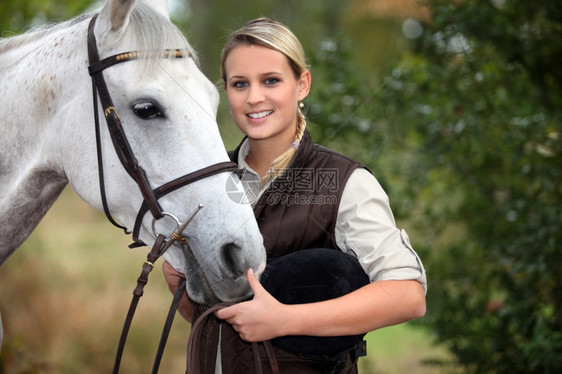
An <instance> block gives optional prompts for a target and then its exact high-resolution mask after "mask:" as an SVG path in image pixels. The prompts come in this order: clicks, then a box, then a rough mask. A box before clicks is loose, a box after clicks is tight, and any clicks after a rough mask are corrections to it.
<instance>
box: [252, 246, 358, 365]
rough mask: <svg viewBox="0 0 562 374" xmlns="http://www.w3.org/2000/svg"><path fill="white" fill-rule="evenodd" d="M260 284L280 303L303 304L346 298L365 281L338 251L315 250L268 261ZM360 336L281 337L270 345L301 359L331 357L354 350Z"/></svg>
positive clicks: (351, 260)
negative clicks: (305, 357)
mask: <svg viewBox="0 0 562 374" xmlns="http://www.w3.org/2000/svg"><path fill="white" fill-rule="evenodd" d="M260 282H261V284H262V285H263V287H264V288H265V289H266V290H267V291H268V292H269V293H270V294H271V295H273V296H274V297H275V298H276V299H277V300H278V301H280V302H281V303H284V304H303V303H312V302H317V301H324V300H329V299H334V298H337V297H340V296H343V295H345V294H348V293H350V292H352V291H354V290H357V289H358V288H361V287H362V286H364V285H366V284H368V283H369V277H368V276H367V274H365V271H364V270H363V268H361V265H359V262H358V261H357V260H356V259H355V258H354V257H352V256H350V255H347V254H345V253H343V252H341V251H339V250H334V249H320V248H317V249H306V250H301V251H297V252H294V253H291V254H288V255H285V256H282V257H279V258H276V259H273V260H271V261H270V262H269V263H268V265H267V267H266V269H265V271H264V273H263V274H262V276H261V279H260ZM334 323H338V321H334ZM364 336H365V334H361V335H349V336H337V337H313V336H285V337H279V338H275V339H273V340H272V343H273V344H274V345H275V346H277V347H279V348H282V349H286V350H288V351H292V352H297V353H301V354H305V355H310V356H334V355H337V354H340V353H342V352H345V351H347V350H352V349H355V347H357V345H358V344H361V343H362V341H363V337H364Z"/></svg>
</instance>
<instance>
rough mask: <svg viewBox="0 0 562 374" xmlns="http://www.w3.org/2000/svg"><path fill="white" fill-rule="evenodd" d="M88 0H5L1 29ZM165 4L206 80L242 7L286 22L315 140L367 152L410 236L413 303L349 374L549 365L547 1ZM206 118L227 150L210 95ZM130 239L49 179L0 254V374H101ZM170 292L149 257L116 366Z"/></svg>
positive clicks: (556, 93)
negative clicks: (46, 196) (420, 284)
mask: <svg viewBox="0 0 562 374" xmlns="http://www.w3.org/2000/svg"><path fill="white" fill-rule="evenodd" d="M101 5H102V3H101V2H99V1H98V2H92V1H88V0H57V1H55V0H2V2H1V3H0V31H2V37H9V36H11V35H15V34H18V33H22V32H25V31H27V30H29V29H31V28H33V27H34V26H37V25H41V24H44V23H47V22H57V21H60V20H65V19H68V18H72V17H75V16H77V15H78V14H80V13H83V12H91V11H95V10H97V9H99V8H100V7H101ZM171 10H172V11H171V16H172V18H173V20H174V22H175V23H176V24H177V25H178V26H179V27H180V28H181V29H182V30H183V31H184V32H185V34H186V36H187V37H188V39H189V40H190V42H191V43H192V44H193V46H194V47H195V49H196V50H197V51H198V53H199V55H200V61H201V68H202V70H203V71H204V72H205V74H206V75H207V76H208V77H209V78H210V79H211V81H213V82H216V83H217V85H218V86H219V91H221V93H222V89H220V85H221V84H220V82H219V59H220V51H221V48H222V45H223V43H224V42H225V40H226V36H227V34H228V32H229V31H231V30H234V29H236V28H238V27H240V26H241V25H242V24H243V23H244V22H245V21H247V20H249V19H251V18H255V17H258V16H269V17H272V18H274V19H277V20H280V21H282V22H284V23H286V24H287V25H288V26H289V27H290V28H291V29H292V30H293V31H294V32H295V34H296V35H297V36H298V37H299V38H300V40H301V41H302V43H303V46H304V48H305V51H306V53H307V55H308V59H309V63H310V65H311V72H312V76H313V86H312V92H311V94H310V96H309V98H308V99H307V100H306V102H305V105H306V109H305V110H306V113H307V118H308V120H309V129H310V131H311V132H312V135H313V138H314V139H315V141H316V142H318V143H320V144H324V145H326V146H329V147H331V148H333V149H336V150H338V151H340V152H343V153H345V154H347V155H349V156H351V157H354V158H356V159H358V160H360V161H362V162H363V163H365V164H366V165H368V166H369V168H370V169H371V171H372V172H373V173H374V175H375V176H376V177H377V179H378V180H379V181H380V182H381V184H382V185H383V186H384V188H385V189H386V191H387V193H388V195H389V197H390V201H391V206H392V208H393V210H394V213H395V215H396V218H397V222H398V225H399V227H403V228H405V229H406V230H407V231H408V232H409V234H410V237H411V239H412V243H413V245H414V247H415V248H416V250H417V251H418V252H419V254H420V256H421V258H422V260H423V262H424V264H425V266H426V269H427V274H428V280H429V292H428V295H427V300H428V310H427V315H426V317H425V318H423V319H422V320H421V321H415V322H410V323H407V324H404V325H400V326H395V327H389V328H385V329H381V330H379V331H375V332H372V333H369V334H368V336H367V338H368V352H369V355H368V357H366V358H362V359H361V360H360V363H361V372H362V373H389V374H390V373H405V372H407V373H558V372H560V369H562V313H561V305H562V292H560V288H561V286H562V272H561V271H560V268H561V265H562V251H561V250H560V249H559V246H560V243H562V240H561V239H562V234H561V228H562V227H561V226H562V225H561V222H562V183H561V180H562V176H561V173H562V160H561V154H562V140H561V137H560V136H561V130H562V114H561V109H560V108H561V107H562V105H561V104H562V90H561V85H562V64H560V62H561V61H562V38H561V37H560V35H561V32H562V2H561V1H559V0H535V1H532V2H531V1H527V0H510V1H508V0H459V1H445V0H428V1H424V2H422V1H416V0H306V1H302V0H298V1H297V0H283V1H273V0H248V1H244V2H231V1H227V0H191V1H190V0H174V1H171ZM6 110H9V108H5V107H2V108H1V109H0V111H2V112H3V111H6ZM1 117H2V116H1V115H0V118H1ZM218 119H219V124H220V129H221V133H222V135H223V139H224V141H225V143H226V145H227V148H228V149H231V148H233V147H235V146H236V145H237V144H238V142H239V141H240V139H241V138H242V135H241V133H239V131H238V130H237V129H236V127H235V126H234V124H233V123H232V120H231V119H230V116H229V114H228V108H227V105H226V101H225V99H224V96H223V97H222V102H221V106H220V109H219V116H218ZM129 243H130V238H128V237H126V236H125V235H123V234H122V233H121V232H120V231H119V230H117V229H114V228H113V227H112V226H111V225H110V224H109V223H108V222H107V221H106V219H105V217H103V216H102V214H100V213H99V212H97V211H95V210H94V209H93V208H91V207H90V206H88V205H87V204H85V203H84V202H82V201H81V200H79V198H78V197H77V196H76V195H75V194H74V192H73V191H72V190H71V189H70V188H67V189H66V190H65V191H64V193H63V195H62V196H61V197H60V198H59V200H58V201H57V202H56V203H55V205H54V206H53V208H52V209H51V210H50V212H49V213H48V214H47V216H46V217H45V218H44V220H43V221H42V222H41V224H40V225H39V227H38V228H37V229H36V230H35V232H34V233H33V234H32V236H31V237H30V238H29V239H28V240H27V242H26V243H25V244H24V245H23V246H22V248H20V249H19V250H18V251H17V252H16V254H15V255H13V256H12V257H11V258H10V259H9V260H8V261H7V262H6V263H5V264H4V265H3V266H2V267H1V268H0V310H1V311H2V318H3V322H4V328H5V335H4V346H3V347H2V351H1V353H0V373H2V374H4V373H6V374H8V373H9V374H14V373H18V374H20V373H22V374H23V373H25V374H34V373H77V372H80V373H94V372H95V373H99V372H108V371H110V368H111V365H112V361H113V355H114V352H115V349H116V345H117V342H118V339H119V334H120V330H121V325H122V323H123V320H124V318H125V314H126V311H127V308H128V303H129V301H130V298H131V296H132V290H133V288H134V286H135V283H136V278H137V276H138V274H139V273H140V269H141V266H142V262H143V261H144V258H145V256H146V249H137V250H129V249H128V248H127V245H128V244H129ZM170 301H171V295H170V294H169V292H168V290H167V287H166V285H165V282H164V281H163V277H162V274H161V271H160V269H158V268H157V269H156V270H155V271H154V272H153V273H152V274H151V277H150V282H149V285H148V286H147V290H146V292H145V296H143V298H142V300H141V303H140V306H139V310H138V314H137V316H136V317H135V321H134V322H133V326H132V329H131V333H130V337H129V341H128V344H127V347H126V350H125V356H124V360H123V364H122V372H123V373H140V372H146V371H148V370H149V369H148V368H149V367H151V365H152V364H151V363H152V361H153V356H154V353H155V352H156V347H157V344H158V339H159V334H160V331H161V328H162V325H163V323H164V319H165V316H166V313H167V309H168V305H169V303H170ZM188 332H189V325H188V324H187V323H186V322H185V321H183V320H182V319H181V318H177V320H176V322H175V324H174V328H173V332H172V335H171V338H170V341H169V343H168V347H167V350H166V353H165V356H164V360H163V364H162V372H163V373H183V372H184V371H185V351H186V345H187V336H188Z"/></svg>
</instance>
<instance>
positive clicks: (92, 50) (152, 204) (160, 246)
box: [88, 15, 237, 374]
mask: <svg viewBox="0 0 562 374" xmlns="http://www.w3.org/2000/svg"><path fill="white" fill-rule="evenodd" d="M96 19H97V15H95V16H94V17H93V18H92V19H91V21H90V24H89V26H88V57H89V63H90V65H89V67H88V71H89V73H90V76H91V77H92V90H93V102H94V118H95V130H96V147H97V158H98V174H99V185H100V193H101V199H102V205H103V210H104V213H105V215H106V217H107V218H108V220H109V221H110V222H111V223H112V224H113V225H115V226H117V227H119V228H121V229H123V230H124V231H125V233H127V234H129V233H130V232H129V231H128V230H127V228H126V227H124V226H122V225H120V224H118V223H117V222H116V221H115V220H114V219H113V217H112V216H111V213H110V210H109V206H108V203H107V197H106V191H105V182H104V172H103V158H102V146H101V135H100V121H99V115H98V100H97V97H98V95H99V99H100V103H101V106H102V109H103V113H104V116H105V120H106V123H107V128H108V130H109V134H110V135H111V140H112V143H113V147H114V149H115V152H116V153H117V156H118V157H119V160H120V162H121V164H122V166H123V168H124V169H125V170H126V171H127V173H128V174H129V176H130V177H131V178H132V179H133V180H134V181H135V182H136V184H137V185H138V187H139V190H140V192H141V194H142V196H143V203H142V205H141V207H140V209H139V212H138V214H137V218H136V220H135V225H134V229H133V231H132V234H133V240H134V243H133V244H131V246H130V247H132V248H133V247H139V246H144V245H145V243H143V242H142V241H140V240H139V232H140V229H141V226H142V221H143V218H144V215H145V214H146V213H147V212H148V211H150V213H151V214H152V216H153V225H152V228H153V231H154V234H155V236H156V241H155V243H154V245H153V246H152V250H151V251H150V253H149V254H148V255H147V260H146V261H145V263H144V264H143V268H142V272H141V275H140V277H139V278H138V280H137V287H136V288H135V290H134V291H133V299H132V301H131V304H130V307H129V311H128V313H127V318H126V320H125V323H124V325H123V330H122V332H121V337H120V340H119V346H118V348H117V353H116V355H115V362H114V367H113V373H114V374H116V373H118V372H119V366H120V363H121V358H122V354H123V350H124V347H125V342H126V339H127V335H128V331H129V327H130V325H131V322H132V319H133V316H134V313H135V310H136V307H137V304H138V302H139V299H140V297H141V296H142V294H143V288H144V286H145V285H146V283H147V282H148V275H149V273H150V271H151V270H152V268H153V267H154V263H155V261H156V260H157V259H158V258H159V257H160V256H162V254H163V253H164V252H165V251H166V250H167V249H168V248H169V247H170V246H171V245H172V244H173V243H174V242H175V241H176V240H180V241H185V238H184V237H183V235H182V232H183V230H184V229H185V227H186V226H187V225H188V224H189V223H190V222H191V220H192V219H193V217H194V216H195V214H197V212H198V211H199V210H200V209H201V208H202V205H199V207H198V208H197V210H196V211H195V212H193V213H192V214H191V216H190V217H189V218H188V219H187V220H186V221H185V222H184V223H183V224H180V223H179V221H178V220H177V219H176V218H175V217H174V216H173V215H171V214H170V213H167V212H165V211H163V209H162V207H161V206H160V204H159V203H158V199H159V198H161V197H163V196H165V195H166V194H168V193H170V192H172V191H175V190H177V189H179V188H181V187H184V186H186V185H188V184H190V183H193V182H195V181H198V180H200V179H203V178H206V177H209V176H212V175H215V174H218V173H222V172H227V171H234V170H236V168H237V166H236V164H235V163H233V162H221V163H217V164H214V165H211V166H208V167H205V168H202V169H200V170H197V171H195V172H192V173H189V174H186V175H184V176H182V177H179V178H177V179H174V180H172V181H171V182H168V183H166V184H164V185H162V186H160V187H158V188H155V189H153V188H152V187H151V185H150V182H149V180H148V177H147V175H146V172H145V171H144V169H143V168H142V167H141V165H139V162H138V160H137V159H136V157H135V155H134V153H133V150H132V149H131V146H130V144H129V142H128V140H127V136H126V134H125V131H124V129H123V126H122V124H121V119H120V117H119V114H118V113H117V110H116V109H115V107H114V106H113V101H112V100H111V96H110V94H109V91H108V89H107V85H106V83H105V80H104V77H103V70H105V69H106V68H108V67H111V66H113V65H116V64H119V63H122V62H125V61H131V60H136V59H138V58H158V57H160V58H166V57H167V58H170V57H174V58H184V57H186V58H189V54H186V53H185V52H183V51H181V50H164V51H161V52H154V51H133V52H126V53H121V54H117V55H113V56H110V57H107V58H104V59H102V60H100V58H99V53H98V48H97V42H96V38H95V35H94V26H95V22H96ZM165 216H169V217H172V218H174V219H175V221H176V223H177V225H178V227H177V229H176V230H175V231H174V232H173V233H171V235H170V237H169V238H166V237H165V236H164V235H162V234H158V233H156V232H155V230H154V223H155V222H156V221H157V220H159V219H161V218H163V217H165ZM184 245H187V243H186V242H185V244H184ZM184 292H185V281H183V283H180V285H178V290H177V292H176V294H175V295H174V299H173V302H172V305H171V307H170V311H169V312H168V317H167V319H166V323H165V326H164V329H163V331H162V336H161V339H160V343H159V346H158V352H157V354H156V358H155V360H154V366H153V369H152V373H157V372H158V367H159V364H160V361H161V358H162V355H163V351H164V347H165V345H166V340H167V338H168V334H169V331H170V328H171V324H172V322H173V318H174V315H175V313H176V309H177V307H178V304H179V301H180V299H181V297H182V295H183V293H184Z"/></svg>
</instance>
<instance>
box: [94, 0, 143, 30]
mask: <svg viewBox="0 0 562 374" xmlns="http://www.w3.org/2000/svg"><path fill="white" fill-rule="evenodd" d="M135 3H136V0H107V1H106V3H105V5H104V7H103V9H102V10H101V12H100V16H99V20H98V25H99V26H100V29H101V30H102V32H103V31H111V32H116V31H119V30H121V29H124V28H125V27H126V26H127V24H128V23H129V15H130V14H131V11H132V10H133V8H134V6H135Z"/></svg>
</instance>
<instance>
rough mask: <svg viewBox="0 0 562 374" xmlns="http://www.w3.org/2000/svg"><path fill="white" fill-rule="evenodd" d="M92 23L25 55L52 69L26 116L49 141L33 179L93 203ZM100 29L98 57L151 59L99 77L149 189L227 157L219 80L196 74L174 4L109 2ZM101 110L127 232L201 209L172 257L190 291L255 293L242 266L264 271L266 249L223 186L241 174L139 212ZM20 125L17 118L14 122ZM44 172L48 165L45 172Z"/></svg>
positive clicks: (152, 234) (117, 209) (181, 191)
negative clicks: (67, 187) (65, 186)
mask: <svg viewBox="0 0 562 374" xmlns="http://www.w3.org/2000/svg"><path fill="white" fill-rule="evenodd" d="M84 18H85V17H84ZM88 23H89V19H77V20H76V21H75V22H73V23H71V24H69V25H67V26H66V27H60V28H56V29H55V30H53V34H52V35H48V36H44V37H43V40H42V41H41V43H40V45H36V46H35V47H34V48H32V47H28V48H29V52H28V53H29V54H32V53H37V55H36V56H35V58H32V57H29V58H28V61H35V63H37V61H38V60H41V61H44V62H43V65H42V66H41V67H40V68H41V69H42V70H43V71H47V73H43V74H42V75H40V73H39V72H37V73H36V74H37V77H36V78H33V77H31V79H30V80H31V81H34V82H35V85H36V87H35V88H34V89H35V91H36V92H44V93H46V94H47V95H48V96H47V97H44V96H39V95H38V96H37V97H36V100H35V101H36V102H37V101H38V100H39V101H41V102H42V103H43V104H41V103H37V106H39V105H43V106H42V107H41V108H42V109H41V110H42V114H40V115H39V114H36V113H35V114H33V113H32V112H31V111H32V110H33V109H31V108H28V109H27V111H28V112H30V113H24V114H22V115H27V116H28V117H27V119H26V120H22V121H21V122H22V123H24V122H26V121H28V122H33V123H34V124H37V128H40V129H41V130H40V134H39V135H41V136H42V138H41V139H42V140H36V139H34V140H33V141H34V142H35V141H37V142H39V141H40V142H42V143H41V144H40V146H39V150H37V151H34V152H36V153H38V155H37V160H41V161H36V163H35V164H31V165H28V166H26V169H28V170H33V169H34V168H35V169H41V170H43V174H42V175H43V176H44V179H45V180H44V181H43V182H41V183H38V181H37V179H35V183H36V184H37V185H45V186H46V185H48V183H47V179H48V177H47V175H49V176H50V175H51V174H53V175H56V178H57V180H59V181H60V180H64V181H68V182H69V183H70V184H71V185H72V187H73V189H74V190H75V191H76V193H77V194H78V195H79V196H80V197H81V198H83V199H84V200H85V201H86V202H88V203H89V204H91V205H92V206H94V207H96V208H97V209H99V210H103V204H102V199H101V197H100V196H101V193H100V183H98V180H99V179H98V176H99V171H98V164H97V159H98V157H97V155H96V154H97V150H96V144H95V134H94V111H93V109H92V108H93V105H92V85H91V83H90V77H89V74H88V66H89V65H90V63H89V61H88V55H87V53H86V33H87V31H86V27H87V25H88ZM92 30H93V33H94V35H95V39H96V41H97V49H98V51H99V56H100V59H102V60H103V59H104V58H106V57H108V56H114V55H116V54H121V53H123V52H129V51H140V52H143V53H142V55H143V58H138V59H134V60H131V61H128V62H126V63H120V64H116V65H114V66H111V67H109V68H106V69H104V70H103V72H102V74H103V78H104V81H105V82H106V85H107V89H108V92H109V93H110V95H111V98H112V101H113V105H114V110H115V115H116V116H118V117H119V119H120V123H121V125H122V128H123V131H124V133H125V134H126V138H127V140H128V143H129V145H130V148H131V149H132V151H133V152H134V156H135V157H136V161H135V162H137V161H138V165H139V166H140V167H141V168H142V170H144V173H145V174H146V181H147V182H148V184H149V187H150V189H152V190H154V189H157V188H158V187H159V186H163V185H166V184H168V183H169V182H170V181H173V180H176V179H178V178H180V179H181V177H182V176H185V175H188V174H190V173H194V172H196V171H197V170H200V169H204V168H206V167H209V166H211V165H215V164H220V163H224V162H227V161H229V159H228V156H227V153H226V150H225V147H224V144H223V143H222V139H221V137H220V133H219V129H218V125H217V122H216V111H217V107H218V102H219V95H218V91H217V88H216V87H215V86H214V85H213V84H212V83H211V82H210V81H209V80H208V79H207V78H206V77H205V76H204V75H203V73H202V72H201V71H200V70H199V68H198V65H197V60H196V55H195V52H194V51H193V50H192V48H191V46H190V45H189V43H188V42H187V40H186V39H185V37H184V36H183V34H182V33H181V32H180V31H179V30H178V28H177V27H176V26H174V25H173V23H172V22H171V21H170V19H169V15H168V11H167V4H166V1H154V0H150V1H149V0H139V1H134V0H128V1H126V0H107V1H106V4H105V5H104V6H103V8H102V10H101V12H100V13H99V15H98V16H97V19H96V20H95V24H93V29H92ZM20 48H21V47H20ZM165 49H169V50H174V51H175V50H177V51H180V53H181V56H182V58H175V57H174V56H172V57H162V53H163V51H164V50H165ZM145 52H146V53H145ZM26 53H27V51H26ZM57 56H58V57H59V60H57V59H56V57H57ZM47 57H48V59H47ZM61 57H64V60H62V59H61ZM26 58H27V57H26ZM27 68H29V66H28V67H27ZM49 69H50V71H49ZM26 82H27V81H26ZM20 87H21V84H20ZM41 90H42V91H41ZM97 99H98V98H94V100H97ZM20 101H21V100H20ZM45 105H46V106H45ZM24 112H25V110H24ZM97 112H98V116H99V117H100V122H101V125H102V126H101V129H100V132H99V138H100V144H101V149H102V152H101V154H102V166H103V187H104V188H105V196H106V201H107V206H108V208H109V211H110V212H111V215H112V216H113V217H115V219H116V220H117V221H119V222H120V223H121V224H122V225H123V226H125V227H127V228H129V229H132V228H133V227H134V226H135V222H137V226H138V228H137V231H138V239H139V240H140V241H143V242H144V243H147V244H151V243H153V242H154V241H155V238H156V235H157V234H158V233H162V234H163V235H166V236H169V235H170V234H171V233H172V232H173V231H174V230H176V229H177V227H178V222H183V221H185V220H186V219H187V218H188V217H189V216H190V215H191V214H192V213H193V212H194V211H196V210H197V209H198V207H199V206H200V205H201V206H203V208H202V209H201V210H200V211H199V212H198V213H197V214H196V215H195V217H194V218H193V220H192V222H191V223H190V224H189V225H188V226H187V228H186V229H185V230H184V231H183V236H184V237H185V238H186V239H187V244H182V243H181V242H176V244H174V245H173V246H172V247H171V248H170V249H169V250H168V251H167V252H166V253H165V258H166V260H167V261H168V262H170V264H171V265H172V266H173V267H174V268H176V269H177V270H178V271H180V272H182V273H184V274H186V277H187V286H186V288H187V291H188V294H189V295H190V297H191V298H192V299H193V300H194V301H196V302H199V303H208V304H209V303H211V304H212V303H215V302H218V301H236V300H240V299H242V298H245V297H247V296H248V295H249V294H250V292H251V290H250V289H249V286H248V284H247V282H246V279H245V272H246V270H248V269H250V268H252V269H254V271H256V272H257V273H260V272H261V270H263V267H264V266H265V250H264V247H263V239H262V237H261V234H260V232H259V229H258V226H257V223H256V221H255V217H254V215H253V212H252V208H251V207H250V206H249V205H247V204H246V205H245V204H240V203H238V202H236V201H234V200H233V199H231V198H230V197H229V194H228V193H227V183H229V181H232V178H236V177H235V176H234V175H233V174H232V173H231V172H226V171H225V172H219V173H215V174H213V175H210V176H206V177H205V178H202V179H199V180H196V181H194V182H193V183H190V184H188V185H185V186H183V187H181V188H177V189H174V190H172V191H169V193H166V194H164V195H163V196H160V197H159V199H158V200H157V204H158V205H159V208H160V209H161V212H165V213H166V214H164V215H162V216H160V217H154V212H152V210H151V211H149V212H148V213H146V214H141V215H140V217H139V218H138V220H137V212H138V211H139V209H140V207H141V206H142V204H143V201H145V198H144V195H143V193H141V191H140V189H139V186H138V185H137V183H136V182H135V181H134V180H133V178H131V176H130V175H129V173H128V172H127V171H126V170H125V168H124V167H123V166H122V164H121V161H120V159H119V157H118V155H117V152H116V151H115V149H114V145H113V140H112V139H111V136H110V133H109V131H108V129H107V127H106V126H105V120H104V117H105V114H104V111H103V108H102V107H101V106H100V107H99V108H98V110H97ZM29 116H32V117H29ZM14 126H19V123H17V121H15V120H14ZM20 133H21V131H20ZM14 136H15V135H14ZM14 139H15V138H14ZM36 149H37V145H36ZM41 152H43V153H42V154H41ZM29 157H34V156H33V155H32V156H29ZM29 157H28V158H29ZM22 159H23V157H22ZM39 163H40V165H39ZM38 165H39V166H38ZM0 166H1V165H0ZM47 168H50V169H49V170H50V171H52V173H51V172H50V173H45V172H44V171H45V169H47ZM26 178H28V177H26ZM26 178H23V180H26ZM21 179H22V178H20V180H21ZM29 179H33V176H29ZM59 184H60V183H59ZM36 188H40V187H36ZM57 195H58V194H57ZM21 206H23V205H21ZM172 217H173V218H172ZM177 243H179V244H177ZM18 245H19V244H18ZM12 251H13V249H12V250H10V248H8V249H7V251H6V252H7V253H11V252H12ZM2 256H4V257H7V256H6V255H3V254H2V253H0V261H1V260H5V258H2Z"/></svg>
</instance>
